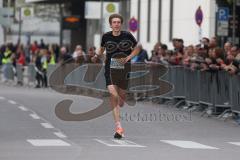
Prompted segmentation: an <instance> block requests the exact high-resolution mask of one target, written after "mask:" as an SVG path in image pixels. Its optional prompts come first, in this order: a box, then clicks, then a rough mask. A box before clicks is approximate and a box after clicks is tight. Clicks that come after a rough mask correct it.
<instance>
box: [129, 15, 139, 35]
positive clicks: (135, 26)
mask: <svg viewBox="0 0 240 160" xmlns="http://www.w3.org/2000/svg"><path fill="white" fill-rule="evenodd" d="M128 25H129V30H130V31H132V32H136V31H137V30H138V21H137V20H136V18H134V17H132V18H131V19H130V20H129V23H128Z"/></svg>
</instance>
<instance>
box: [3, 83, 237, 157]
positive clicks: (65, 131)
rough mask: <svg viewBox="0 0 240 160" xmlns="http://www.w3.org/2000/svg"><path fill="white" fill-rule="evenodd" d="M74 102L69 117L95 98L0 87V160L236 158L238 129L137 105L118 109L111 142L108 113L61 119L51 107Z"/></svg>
mask: <svg viewBox="0 0 240 160" xmlns="http://www.w3.org/2000/svg"><path fill="white" fill-rule="evenodd" d="M65 98H70V99H73V100H74V103H73V105H72V107H71V111H72V112H74V113H78V112H84V111H88V110H90V109H92V108H95V107H96V106H97V104H98V103H100V101H101V100H99V99H94V98H89V97H83V96H71V95H63V94H59V93H56V92H55V91H52V90H51V89H34V88H30V87H29V88H28V87H16V86H5V85H3V84H0V160H43V159H44V160H53V159H57V160H66V159H67V160H94V159H100V160H112V159H114V160H118V159H119V160H122V159H125V160H146V159H162V160H163V159H166V160H176V159H178V160H186V159H194V160H202V159H207V160H225V159H228V160H230V159H234V160H235V159H238V158H239V152H240V134H239V133H240V126H239V125H237V124H236V123H234V122H232V121H226V122H224V121H222V120H217V119H214V118H207V117H201V116H200V113H188V112H186V111H181V110H178V109H176V108H173V107H171V106H164V105H159V104H153V103H151V102H138V103H137V105H136V106H134V107H130V106H127V105H126V106H124V107H123V108H122V110H121V112H122V113H121V117H122V125H123V126H124V128H125V130H126V131H125V132H126V133H125V136H126V137H125V138H124V139H123V140H114V139H113V134H114V124H113V119H112V114H111V113H108V114H106V115H103V116H101V117H99V118H97V119H93V120H90V121H85V122H76V121H75V122H71V121H62V120H60V119H59V118H57V117H56V115H55V112H54V110H55V105H56V104H57V103H58V102H60V101H61V100H63V99H65Z"/></svg>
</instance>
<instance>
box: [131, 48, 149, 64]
mask: <svg viewBox="0 0 240 160" xmlns="http://www.w3.org/2000/svg"><path fill="white" fill-rule="evenodd" d="M138 46H139V48H140V52H139V54H138V55H136V56H135V57H134V58H133V60H132V62H133V63H143V62H144V63H145V62H146V61H148V54H147V51H146V50H145V49H143V46H142V44H138Z"/></svg>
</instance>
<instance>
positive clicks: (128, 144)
mask: <svg viewBox="0 0 240 160" xmlns="http://www.w3.org/2000/svg"><path fill="white" fill-rule="evenodd" d="M95 141H97V142H99V143H102V144H104V145H106V146H108V147H138V148H143V147H146V146H142V145H138V144H136V143H134V142H131V141H127V140H112V141H113V142H114V144H110V143H107V142H105V141H103V140H100V139H95ZM116 143H117V144H116Z"/></svg>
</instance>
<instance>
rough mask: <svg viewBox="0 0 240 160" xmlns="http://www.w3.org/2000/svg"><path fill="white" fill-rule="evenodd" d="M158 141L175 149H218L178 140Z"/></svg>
mask: <svg viewBox="0 0 240 160" xmlns="http://www.w3.org/2000/svg"><path fill="white" fill-rule="evenodd" d="M160 141H161V142H164V143H168V144H171V145H174V146H177V147H181V148H188V149H219V148H216V147H211V146H207V145H203V144H200V143H197V142H193V141H179V140H160Z"/></svg>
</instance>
